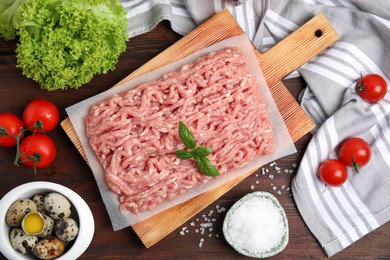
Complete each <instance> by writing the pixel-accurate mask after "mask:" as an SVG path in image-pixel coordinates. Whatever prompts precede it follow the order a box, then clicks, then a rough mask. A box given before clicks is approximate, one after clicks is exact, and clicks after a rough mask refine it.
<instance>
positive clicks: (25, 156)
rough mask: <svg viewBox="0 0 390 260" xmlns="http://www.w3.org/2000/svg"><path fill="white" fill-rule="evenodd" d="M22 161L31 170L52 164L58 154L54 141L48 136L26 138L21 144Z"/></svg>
mask: <svg viewBox="0 0 390 260" xmlns="http://www.w3.org/2000/svg"><path fill="white" fill-rule="evenodd" d="M20 154H21V156H20V161H21V162H22V163H23V164H24V165H26V166H28V167H31V168H42V167H46V166H48V165H49V164H51V163H52V162H53V161H54V159H55V157H56V154H57V149H56V146H55V144H54V142H53V140H52V139H51V138H50V137H48V136H47V135H43V134H34V135H30V136H27V137H26V138H24V139H23V140H22V142H21V144H20Z"/></svg>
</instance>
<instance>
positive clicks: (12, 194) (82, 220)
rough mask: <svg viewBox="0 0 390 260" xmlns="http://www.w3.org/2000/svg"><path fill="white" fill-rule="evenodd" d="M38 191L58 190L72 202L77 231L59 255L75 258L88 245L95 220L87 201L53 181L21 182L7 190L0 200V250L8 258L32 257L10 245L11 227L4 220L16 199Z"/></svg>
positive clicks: (64, 257)
mask: <svg viewBox="0 0 390 260" xmlns="http://www.w3.org/2000/svg"><path fill="white" fill-rule="evenodd" d="M40 192H58V193H61V194H62V195H64V196H65V197H66V198H68V200H69V201H70V202H71V203H72V205H73V209H75V210H76V213H77V217H78V224H79V233H78V235H77V238H76V240H75V241H73V245H72V246H71V247H70V248H69V249H67V251H66V252H65V253H64V254H63V255H61V256H60V257H59V258H57V259H58V260H61V259H77V258H78V257H79V256H80V255H81V254H82V253H83V252H84V251H85V250H86V249H87V248H88V246H89V244H90V243H91V241H92V238H93V234H94V232H95V222H94V219H93V215H92V212H91V210H90V209H89V207H88V205H87V203H86V202H85V201H84V200H83V199H82V198H81V197H80V196H79V195H78V194H77V193H75V192H74V191H72V190H71V189H69V188H67V187H65V186H62V185H59V184H56V183H53V182H44V181H38V182H30V183H26V184H22V185H20V186H18V187H16V188H14V189H12V190H11V191H9V192H8V193H7V194H6V195H5V196H4V197H3V198H2V199H1V200H0V221H1V222H0V251H1V253H2V254H3V255H4V256H5V257H7V258H8V259H15V260H17V259H33V257H32V256H30V255H22V254H20V253H18V252H17V251H16V250H15V249H14V248H13V247H12V245H11V242H10V240H9V233H10V230H11V227H9V226H8V224H7V223H6V221H5V216H6V214H7V211H8V208H9V207H10V206H11V205H12V203H14V202H15V201H16V200H18V199H22V198H32V197H33V196H34V195H35V194H37V193H40Z"/></svg>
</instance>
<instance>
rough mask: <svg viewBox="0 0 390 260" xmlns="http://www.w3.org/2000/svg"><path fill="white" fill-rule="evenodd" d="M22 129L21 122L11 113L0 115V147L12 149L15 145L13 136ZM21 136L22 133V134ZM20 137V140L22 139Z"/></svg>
mask: <svg viewBox="0 0 390 260" xmlns="http://www.w3.org/2000/svg"><path fill="white" fill-rule="evenodd" d="M22 128H23V122H22V120H20V119H19V117H17V116H16V115H14V114H12V113H7V112H3V113H0V146H1V147H12V146H15V145H16V138H15V136H16V135H18V134H19V133H20V130H21V129H22ZM22 136H23V133H22ZM22 136H21V138H22Z"/></svg>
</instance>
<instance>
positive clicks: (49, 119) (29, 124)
mask: <svg viewBox="0 0 390 260" xmlns="http://www.w3.org/2000/svg"><path fill="white" fill-rule="evenodd" d="M59 120H60V113H59V112H58V108H57V107H56V106H55V105H54V104H53V103H52V102H50V101H48V100H45V99H35V100H33V101H31V102H30V103H28V104H27V106H26V108H25V109H24V111H23V123H24V125H25V126H26V128H30V131H31V132H35V133H42V129H41V127H42V128H43V130H44V132H45V133H48V132H50V131H51V130H53V129H54V128H55V127H56V126H57V124H58V121H59Z"/></svg>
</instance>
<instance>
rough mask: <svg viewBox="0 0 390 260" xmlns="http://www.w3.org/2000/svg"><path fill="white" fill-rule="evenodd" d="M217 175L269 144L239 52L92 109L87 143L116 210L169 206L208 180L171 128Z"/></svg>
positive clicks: (262, 110)
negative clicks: (185, 156)
mask: <svg viewBox="0 0 390 260" xmlns="http://www.w3.org/2000/svg"><path fill="white" fill-rule="evenodd" d="M179 121H183V122H184V123H185V125H187V126H188V127H189V129H190V130H191V132H192V133H193V135H194V136H195V139H196V141H197V143H198V144H202V145H204V146H205V147H211V148H212V149H213V151H212V153H211V154H210V155H209V159H210V161H211V163H212V164H213V165H215V166H216V167H217V168H218V170H219V172H220V173H221V174H226V173H228V172H229V171H231V170H233V169H236V168H238V167H240V166H242V165H244V164H246V163H247V162H249V161H250V160H252V159H253V158H255V156H257V155H261V154H269V153H272V152H273V151H274V149H275V137H274V133H273V130H272V124H271V122H270V120H269V114H268V111H267V108H266V104H265V103H264V101H263V100H262V97H261V94H260V88H259V86H258V84H257V82H256V78H255V77H254V76H253V75H252V74H251V72H250V70H249V68H248V66H247V64H246V61H245V58H244V56H243V53H242V52H241V51H240V50H239V49H238V48H225V49H223V50H220V51H218V52H212V53H209V54H207V55H205V56H203V57H201V58H199V59H198V60H196V61H195V62H194V63H192V64H187V65H184V66H183V67H182V68H181V69H180V70H179V71H175V72H172V73H169V74H167V75H165V76H163V77H162V78H161V79H158V80H155V81H151V82H148V83H144V84H141V85H139V86H137V87H136V88H134V89H131V90H129V91H126V92H123V93H121V94H117V95H114V96H112V97H110V98H108V99H106V100H104V101H102V102H101V103H99V104H96V105H94V106H92V107H91V110H90V113H89V115H88V117H87V120H86V124H87V135H88V137H89V141H90V144H91V147H92V149H93V150H94V152H95V154H96V156H97V157H98V159H99V161H100V163H101V164H102V166H103V168H104V170H105V173H106V180H107V183H108V185H109V187H110V189H111V190H112V191H113V192H115V193H117V194H118V195H119V200H120V203H121V209H128V210H130V211H131V212H133V213H134V214H136V213H138V212H142V211H147V210H149V209H151V208H153V207H155V206H156V205H158V204H160V203H162V202H164V201H166V200H168V199H173V198H175V197H176V196H177V195H178V194H181V193H183V192H185V191H187V190H189V189H191V188H193V187H194V186H196V185H198V184H199V183H203V182H206V181H208V180H209V178H210V177H208V176H205V175H203V174H201V173H200V172H199V171H198V170H197V168H196V166H195V162H194V161H193V160H181V159H179V158H177V157H176V155H175V151H177V150H179V149H184V148H185V147H184V145H183V144H182V142H181V141H180V139H179V136H178V133H177V132H178V129H177V128H178V122H179Z"/></svg>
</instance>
